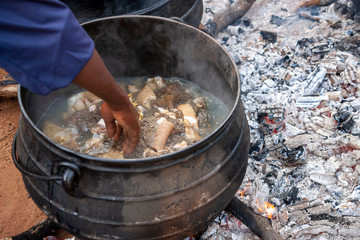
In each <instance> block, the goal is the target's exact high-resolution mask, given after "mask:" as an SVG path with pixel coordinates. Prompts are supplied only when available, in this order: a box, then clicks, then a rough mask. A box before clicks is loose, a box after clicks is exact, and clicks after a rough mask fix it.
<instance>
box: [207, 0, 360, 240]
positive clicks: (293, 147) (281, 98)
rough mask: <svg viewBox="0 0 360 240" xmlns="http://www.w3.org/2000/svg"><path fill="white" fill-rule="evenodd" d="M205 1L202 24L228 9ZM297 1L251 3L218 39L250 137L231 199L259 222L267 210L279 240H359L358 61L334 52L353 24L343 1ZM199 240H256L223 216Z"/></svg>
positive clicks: (355, 29)
mask: <svg viewBox="0 0 360 240" xmlns="http://www.w3.org/2000/svg"><path fill="white" fill-rule="evenodd" d="M203 2H204V9H205V11H204V17H203V21H202V22H203V24H204V25H205V24H206V22H208V21H209V20H211V19H212V18H213V16H214V14H216V13H217V12H220V11H221V10H223V9H225V8H227V7H228V6H230V5H231V4H232V2H233V1H228V0H221V1H218V0H216V1H215V0H204V1H203ZM304 2H305V0H301V1H290V0H258V1H256V2H255V3H254V5H253V6H252V7H251V9H250V10H249V11H248V12H247V13H246V14H245V16H244V17H243V18H242V19H240V20H239V21H236V22H235V23H234V24H233V25H231V26H229V27H227V29H225V30H223V31H222V32H220V33H219V34H218V36H217V38H216V39H217V40H218V41H219V42H220V43H221V44H222V45H223V46H224V47H225V48H226V49H227V50H228V51H229V53H230V55H231V56H233V57H234V61H235V62H236V63H237V64H238V66H239V72H240V76H241V81H242V83H241V89H242V101H243V103H244V106H245V109H246V114H247V116H248V122H249V126H250V131H251V140H250V141H251V150H250V153H249V166H248V169H247V173H246V176H245V179H244V181H243V183H242V186H241V187H240V189H239V191H238V193H239V194H237V196H238V197H239V198H240V199H241V200H242V201H243V202H245V203H246V204H247V205H248V206H250V207H252V208H253V210H254V211H255V212H257V213H259V214H260V212H259V210H258V208H257V203H256V202H257V200H258V201H259V202H265V201H268V202H270V203H272V204H274V205H275V208H276V211H275V214H274V215H273V217H272V224H273V228H274V229H275V230H276V231H278V232H279V233H280V234H281V236H282V237H283V238H284V239H316V240H320V239H347V240H348V239H359V233H358V229H359V227H360V182H359V174H360V165H359V163H360V115H359V111H360V100H359V98H358V97H359V95H360V60H359V58H358V57H359V52H356V51H359V50H356V48H354V49H350V50H348V49H346V48H347V46H348V45H346V44H344V45H343V46H342V47H341V46H340V44H341V41H343V40H344V41H345V39H349V38H351V37H352V38H353V39H356V37H359V32H360V31H359V30H360V23H359V21H358V20H356V19H359V17H358V16H357V17H356V16H355V17H351V16H352V11H353V7H352V6H353V4H352V1H351V0H338V1H335V2H334V1H327V2H329V3H330V2H333V3H331V4H330V5H326V6H315V7H313V8H303V9H298V6H300V5H301V4H302V3H304ZM313 2H316V1H313ZM322 2H326V1H322ZM345 10H346V11H345ZM275 21H276V22H275ZM262 31H266V32H270V33H273V34H275V35H276V36H277V37H276V41H273V40H272V39H270V41H269V40H266V39H264V37H263V36H262V35H261V34H260V33H261V32H262ZM357 43H358V42H357ZM344 48H345V49H344ZM274 109H277V110H276V112H272V111H274ZM279 109H280V110H279ZM264 116H266V118H263V117H264ZM240 192H242V195H241V196H240ZM202 239H259V238H258V237H257V236H255V235H254V234H253V233H251V231H250V230H248V229H247V228H246V227H245V225H244V224H242V223H241V222H240V221H238V220H237V219H236V218H234V217H233V216H231V215H228V214H227V213H225V212H223V213H222V214H221V215H220V216H219V217H218V218H217V219H216V220H215V221H214V222H213V223H212V224H211V225H210V226H209V228H208V230H207V231H206V232H205V233H204V234H203V235H202Z"/></svg>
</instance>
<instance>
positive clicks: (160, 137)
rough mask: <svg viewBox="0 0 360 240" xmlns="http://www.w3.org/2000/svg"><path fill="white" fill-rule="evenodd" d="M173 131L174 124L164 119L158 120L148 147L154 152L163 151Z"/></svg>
mask: <svg viewBox="0 0 360 240" xmlns="http://www.w3.org/2000/svg"><path fill="white" fill-rule="evenodd" d="M173 129H174V124H173V123H171V122H169V121H168V120H166V118H160V119H159V120H158V121H157V122H156V130H155V134H154V136H153V138H152V142H151V144H150V147H151V148H153V149H155V150H156V151H160V150H164V148H165V144H166V141H167V139H168V138H169V135H170V133H171V131H172V130H173Z"/></svg>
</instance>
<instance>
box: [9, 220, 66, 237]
mask: <svg viewBox="0 0 360 240" xmlns="http://www.w3.org/2000/svg"><path fill="white" fill-rule="evenodd" d="M59 228H60V226H59V225H58V224H56V223H55V222H54V221H52V220H51V219H50V218H47V219H46V220H44V221H42V222H40V223H39V224H37V225H35V226H33V227H32V228H30V229H29V230H27V231H25V232H23V233H20V234H18V235H16V236H12V237H11V239H13V240H42V239H43V238H45V237H47V236H49V235H50V234H51V233H53V232H54V231H56V230H58V229H59Z"/></svg>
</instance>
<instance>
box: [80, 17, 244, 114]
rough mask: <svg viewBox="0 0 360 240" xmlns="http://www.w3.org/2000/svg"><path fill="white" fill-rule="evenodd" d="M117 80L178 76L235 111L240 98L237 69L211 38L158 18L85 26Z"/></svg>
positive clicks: (102, 22) (137, 18)
mask: <svg viewBox="0 0 360 240" xmlns="http://www.w3.org/2000/svg"><path fill="white" fill-rule="evenodd" d="M84 28H85V30H87V32H88V33H89V35H90V36H91V37H92V38H93V39H94V42H95V46H96V49H97V50H98V52H99V53H100V55H101V56H102V58H103V60H104V62H105V64H106V65H107V67H108V68H109V70H110V72H111V73H112V74H113V76H114V77H115V78H120V77H138V76H147V77H153V76H162V77H177V78H183V79H185V80H188V81H191V82H192V83H194V84H196V85H198V86H199V87H200V88H202V89H204V90H206V91H208V92H210V93H212V94H213V95H214V96H216V97H217V98H219V99H220V100H221V101H222V102H223V103H224V104H225V105H226V106H227V107H228V108H229V109H231V108H232V107H233V106H234V104H235V101H236V99H237V95H238V94H240V91H239V82H238V78H237V77H238V76H237V71H236V66H235V65H234V63H233V62H232V60H231V57H230V56H229V55H228V54H227V53H226V51H225V50H224V49H223V48H222V47H221V46H220V45H219V44H218V43H217V42H216V41H215V40H214V39H212V38H211V37H210V36H208V35H206V34H204V33H202V32H200V31H198V30H196V29H194V28H192V27H190V26H188V25H184V24H180V23H177V22H173V21H169V22H167V21H164V20H162V19H159V18H156V17H145V16H144V17H139V16H127V17H114V18H109V19H106V20H97V21H94V22H91V23H87V24H85V25H84Z"/></svg>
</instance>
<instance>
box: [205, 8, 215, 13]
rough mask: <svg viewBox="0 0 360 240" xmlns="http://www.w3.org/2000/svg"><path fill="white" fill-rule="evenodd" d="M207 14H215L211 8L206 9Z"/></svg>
mask: <svg viewBox="0 0 360 240" xmlns="http://www.w3.org/2000/svg"><path fill="white" fill-rule="evenodd" d="M205 12H206V13H211V14H215V13H214V12H213V11H212V10H211V8H208V7H207V8H205Z"/></svg>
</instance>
